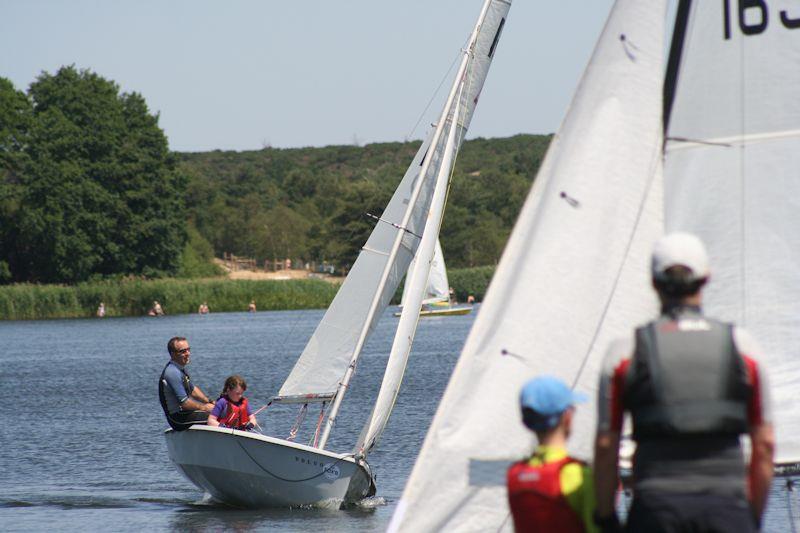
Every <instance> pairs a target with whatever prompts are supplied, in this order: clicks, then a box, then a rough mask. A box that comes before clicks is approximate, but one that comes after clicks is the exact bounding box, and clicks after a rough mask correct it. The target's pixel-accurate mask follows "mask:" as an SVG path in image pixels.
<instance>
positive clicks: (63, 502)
mask: <svg viewBox="0 0 800 533" xmlns="http://www.w3.org/2000/svg"><path fill="white" fill-rule="evenodd" d="M134 506H135V503H134V502H132V501H131V500H129V499H124V498H112V497H107V496H87V495H79V496H68V495H35V496H34V495H31V496H18V497H11V498H3V499H0V508H6V509H7V508H19V507H58V508H60V509H64V510H70V509H123V508H128V507H134Z"/></svg>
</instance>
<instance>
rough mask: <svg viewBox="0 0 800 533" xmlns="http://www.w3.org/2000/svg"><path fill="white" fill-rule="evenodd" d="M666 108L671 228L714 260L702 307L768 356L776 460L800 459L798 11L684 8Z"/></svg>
mask: <svg viewBox="0 0 800 533" xmlns="http://www.w3.org/2000/svg"><path fill="white" fill-rule="evenodd" d="M675 27H676V31H675V37H674V39H673V47H672V54H671V60H670V70H669V72H668V76H667V83H666V87H667V94H666V95H667V102H666V110H667V115H668V117H669V125H668V130H667V144H666V150H665V151H666V154H665V156H666V161H665V167H664V176H665V178H664V195H665V200H666V204H665V213H664V216H665V224H666V227H667V229H668V230H670V231H672V230H686V231H691V232H693V233H695V234H697V235H699V236H700V237H701V238H702V239H703V240H704V241H705V243H706V245H707V246H708V249H709V254H710V256H711V268H712V270H711V283H710V284H709V286H708V288H707V289H706V291H705V298H704V303H705V307H706V310H707V312H708V313H709V314H710V315H711V316H715V317H719V318H722V319H725V320H729V321H734V322H736V323H738V324H741V325H743V326H745V327H746V328H747V329H748V330H750V331H751V332H752V333H753V335H754V336H755V337H756V339H758V340H759V342H760V343H761V344H762V348H763V350H764V352H765V359H764V365H763V366H764V368H765V369H766V370H767V371H769V373H770V378H771V385H772V392H773V400H774V404H773V411H774V416H775V428H776V433H777V454H776V462H777V463H797V462H798V461H800V424H798V416H797V413H798V412H800V398H798V396H797V383H798V381H800V362H799V361H800V359H798V357H797V355H796V354H795V351H796V350H797V346H798V345H800V328H798V327H797V319H798V317H800V282H798V267H800V232H798V224H797V222H796V221H795V218H797V216H798V213H800V180H798V169H800V148H799V147H798V141H799V140H800V98H798V91H800V68H798V58H800V6H798V5H797V2H789V1H782V2H781V1H770V2H735V1H733V0H722V1H717V2H698V1H695V2H688V1H682V2H681V4H680V5H679V8H678V18H677V21H676V24H675Z"/></svg>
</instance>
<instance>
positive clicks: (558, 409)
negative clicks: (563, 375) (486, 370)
mask: <svg viewBox="0 0 800 533" xmlns="http://www.w3.org/2000/svg"><path fill="white" fill-rule="evenodd" d="M519 400H520V409H521V411H522V423H523V424H525V426H526V427H527V428H528V429H530V430H532V431H533V432H534V433H536V438H537V440H538V441H539V442H538V446H537V447H536V450H535V451H534V452H533V455H531V456H530V457H527V458H525V459H523V460H522V461H518V462H516V463H514V464H512V465H511V467H509V469H508V472H507V474H506V483H507V487H508V504H509V507H510V508H511V516H512V517H513V519H514V529H515V531H517V533H520V532H538V531H541V532H550V531H558V532H560V533H584V532H588V533H594V532H596V531H598V529H597V527H596V526H595V525H594V523H593V522H592V514H593V512H594V508H595V500H594V490H593V487H592V474H591V470H590V469H589V467H588V466H586V465H585V464H584V463H582V462H581V461H578V460H577V459H574V458H572V457H570V456H569V455H567V449H566V446H567V439H568V438H569V434H570V430H571V428H572V415H573V412H574V410H575V404H577V403H580V402H583V401H585V400H586V395H584V394H581V393H578V392H573V391H572V390H570V388H569V387H568V386H567V385H566V383H564V382H563V381H561V380H560V379H558V378H555V377H552V376H539V377H537V378H534V379H532V380H530V381H528V382H527V383H526V384H525V385H524V386H523V387H522V392H521V393H520V399H519Z"/></svg>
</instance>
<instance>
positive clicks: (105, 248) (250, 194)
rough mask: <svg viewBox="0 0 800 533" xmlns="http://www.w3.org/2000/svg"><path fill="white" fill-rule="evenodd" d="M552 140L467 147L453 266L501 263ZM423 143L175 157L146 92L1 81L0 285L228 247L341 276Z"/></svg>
mask: <svg viewBox="0 0 800 533" xmlns="http://www.w3.org/2000/svg"><path fill="white" fill-rule="evenodd" d="M549 140H550V137H549V136H535V135H517V136H515V137H511V138H506V139H475V140H471V141H467V142H466V143H465V144H464V146H463V148H462V150H461V153H460V154H459V158H458V162H457V165H456V169H455V172H454V177H453V182H452V186H451V189H450V192H449V200H448V207H447V212H446V215H445V220H444V225H443V227H442V245H443V248H444V253H445V260H446V262H447V264H448V265H449V266H452V267H468V266H478V265H491V264H494V263H495V262H496V261H497V259H498V258H499V256H500V253H501V251H502V248H503V246H504V245H505V241H506V239H507V237H508V234H509V232H510V230H511V227H512V225H513V223H514V220H515V219H516V216H517V214H518V212H519V209H520V208H521V205H522V202H523V201H524V198H525V196H526V195H527V191H528V189H529V187H530V184H531V182H532V180H533V177H534V176H535V173H536V171H537V169H538V166H539V163H540V161H541V159H542V158H543V156H544V152H545V150H546V148H547V145H548V143H549ZM419 144H420V143H419V141H413V142H406V143H381V144H370V145H366V146H363V147H359V146H328V147H324V148H298V149H275V148H265V149H263V150H257V151H247V152H222V151H213V152H205V153H175V152H171V151H170V150H169V147H168V142H167V137H166V135H165V134H164V132H163V130H162V129H161V128H160V127H159V125H158V115H157V114H154V113H152V112H150V110H149V109H148V107H147V103H146V101H145V99H144V97H143V96H142V95H140V94H138V93H135V92H133V93H122V92H121V91H120V89H119V86H118V85H117V84H116V83H114V82H113V81H111V80H107V79H105V78H103V77H102V76H100V75H98V74H96V73H94V72H91V71H90V70H79V69H77V68H75V67H74V66H67V67H62V68H61V69H59V70H58V71H57V72H56V73H55V74H50V73H47V72H43V73H42V74H41V75H40V76H39V77H38V78H37V79H36V80H35V81H34V82H33V83H31V85H30V86H29V88H28V89H27V91H21V90H18V89H17V88H15V87H14V86H13V84H12V83H11V82H10V81H9V80H7V79H5V78H2V77H0V283H13V282H37V283H77V282H81V281H86V280H99V279H114V278H118V277H126V276H133V277H139V278H159V277H200V276H208V275H213V274H215V273H216V272H217V270H216V269H215V267H214V266H213V265H211V263H210V260H211V258H212V256H213V255H216V256H221V255H222V254H223V253H224V252H229V253H233V254H236V255H240V256H248V257H254V258H256V259H257V261H258V262H259V263H262V262H263V261H265V260H272V259H279V260H282V259H285V258H290V259H292V260H295V261H296V260H301V261H317V262H321V261H327V262H328V263H331V264H334V265H336V266H337V267H340V268H341V267H344V268H347V267H348V266H349V265H350V264H352V262H353V261H354V259H355V257H356V255H357V254H358V251H359V249H360V247H361V245H363V243H364V242H365V241H366V238H367V236H368V235H369V232H370V231H371V229H372V227H373V225H374V220H372V219H371V218H369V217H368V216H366V213H373V214H380V213H381V212H382V210H383V208H384V206H385V205H386V204H387V203H388V201H389V198H390V197H391V194H392V192H393V191H394V188H395V187H396V185H397V183H399V181H400V179H401V177H402V175H403V174H404V172H405V169H406V167H407V165H408V164H409V162H410V161H411V159H412V157H413V156H414V153H415V152H416V150H417V149H418V147H419Z"/></svg>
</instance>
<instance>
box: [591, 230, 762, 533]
mask: <svg viewBox="0 0 800 533" xmlns="http://www.w3.org/2000/svg"><path fill="white" fill-rule="evenodd" d="M709 274H710V270H709V261H708V255H707V253H706V250H705V247H704V246H703V243H702V242H701V241H700V239H698V238H697V237H695V236H694V235H690V234H688V233H673V234H670V235H667V236H665V237H663V238H661V239H660V240H659V241H658V242H657V243H656V246H655V248H654V251H653V255H652V280H653V287H654V288H655V290H656V292H657V293H658V297H659V300H660V302H661V316H660V317H659V318H658V319H656V320H654V321H652V322H650V323H648V324H646V325H644V326H642V327H639V328H638V329H636V331H635V334H634V335H632V336H631V337H630V338H627V339H621V340H617V341H615V342H613V343H612V344H611V346H610V347H609V351H608V353H607V355H606V359H605V361H604V363H603V367H602V373H601V377H600V384H599V390H598V409H599V417H598V427H597V436H596V439H595V462H594V468H595V490H596V493H597V514H596V517H595V518H596V523H597V524H599V525H601V526H602V527H603V528H604V530H609V531H610V530H617V529H619V522H618V519H617V516H616V513H615V509H614V499H615V493H616V490H617V486H618V468H617V464H618V457H619V442H620V433H621V431H622V421H623V414H624V413H625V412H629V413H630V414H631V418H632V421H633V439H634V440H635V441H636V445H637V447H636V453H635V455H634V460H633V465H634V466H633V477H632V479H633V494H634V496H633V503H632V505H631V509H630V512H629V514H628V520H627V524H626V530H627V531H647V532H653V533H658V532H666V531H726V532H740V531H741V532H745V531H746V532H750V531H756V530H757V529H758V527H759V522H760V519H761V515H762V513H763V512H764V508H765V506H766V502H767V494H768V491H769V487H770V483H771V481H772V472H773V465H772V460H773V453H774V447H775V437H774V434H773V426H772V418H771V403H770V394H769V387H768V384H767V379H766V376H765V374H764V372H763V369H762V367H761V366H759V365H758V363H757V362H756V359H757V358H758V357H759V356H760V354H761V352H760V350H759V348H758V347H757V345H756V344H755V341H754V340H753V338H752V337H751V336H750V335H748V334H747V332H746V331H744V330H743V329H741V328H738V327H734V326H733V325H731V324H725V323H722V322H719V321H717V320H713V319H711V318H707V317H706V316H704V315H703V313H702V311H701V307H700V306H701V304H702V288H703V286H704V285H705V284H706V282H707V281H708V278H709ZM743 433H748V434H749V436H750V442H751V457H750V464H749V467H748V466H746V465H745V461H744V457H743V452H742V448H741V445H740V443H739V436H740V435H741V434H743Z"/></svg>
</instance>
